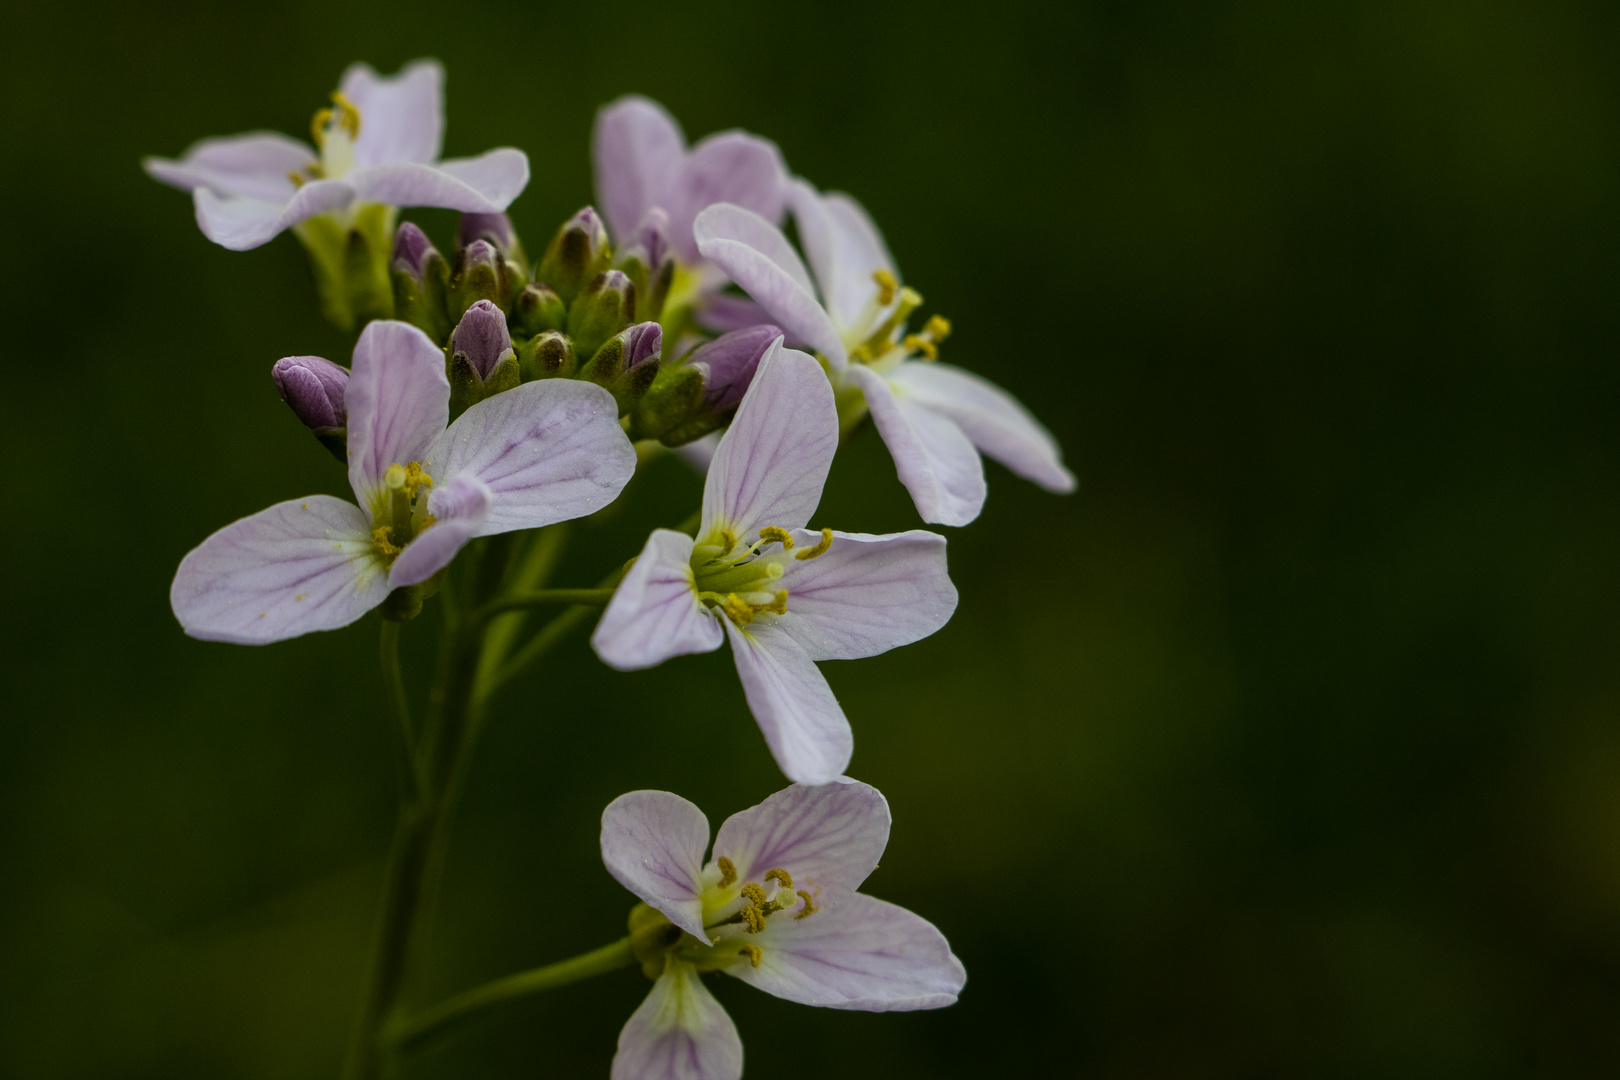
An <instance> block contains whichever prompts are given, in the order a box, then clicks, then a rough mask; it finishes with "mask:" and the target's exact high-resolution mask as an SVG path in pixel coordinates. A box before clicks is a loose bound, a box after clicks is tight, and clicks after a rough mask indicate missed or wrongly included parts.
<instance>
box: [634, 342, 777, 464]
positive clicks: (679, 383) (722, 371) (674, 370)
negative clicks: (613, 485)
mask: <svg viewBox="0 0 1620 1080" xmlns="http://www.w3.org/2000/svg"><path fill="white" fill-rule="evenodd" d="M781 336H782V331H781V330H780V329H778V328H777V327H774V326H769V325H765V326H750V327H748V328H746V329H743V330H733V331H732V332H731V333H729V334H723V335H721V336H720V337H718V338H715V339H714V340H713V341H710V342H706V343H704V344H703V345H700V346H699V347H698V348H696V349H694V350H692V351H691V352H689V353H687V354H686V355H685V356H684V357H682V358H681V359H680V361H678V362H677V363H674V364H666V365H664V366H663V367H662V369H661V370H660V371H659V372H658V377H657V378H656V379H654V380H653V383H652V385H651V386H650V387H648V389H647V392H646V394H645V395H644V396H643V397H642V398H641V400H640V401H639V402H637V404H636V408H635V411H634V412H633V414H632V415H631V422H630V437H631V438H632V439H658V440H659V441H660V442H662V443H663V444H664V445H665V446H682V445H685V444H686V443H689V442H691V441H693V440H694V439H698V438H701V437H702V436H704V435H707V434H708V433H709V432H711V431H713V430H714V429H715V428H717V427H719V426H720V425H722V424H724V423H725V422H726V421H727V420H729V419H730V418H731V415H732V413H734V412H735V411H736V409H737V406H738V405H739V404H740V403H741V402H742V398H743V394H745V393H747V391H748V385H749V383H751V382H752V381H753V378H754V371H755V370H756V369H757V368H758V367H759V361H760V358H761V357H762V356H764V355H765V350H766V349H768V348H770V346H771V343H772V342H773V341H775V340H776V339H777V338H779V337H781Z"/></svg>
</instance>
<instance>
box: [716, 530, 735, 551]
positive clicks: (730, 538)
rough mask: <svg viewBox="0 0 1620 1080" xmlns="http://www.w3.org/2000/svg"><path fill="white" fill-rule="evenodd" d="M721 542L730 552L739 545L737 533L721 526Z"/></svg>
mask: <svg viewBox="0 0 1620 1080" xmlns="http://www.w3.org/2000/svg"><path fill="white" fill-rule="evenodd" d="M720 543H721V545H722V547H723V548H724V549H725V550H726V551H727V552H729V551H730V550H731V549H732V548H734V547H736V546H737V534H736V533H734V532H732V531H731V530H730V529H728V528H726V527H725V526H723V525H722V526H721V527H720Z"/></svg>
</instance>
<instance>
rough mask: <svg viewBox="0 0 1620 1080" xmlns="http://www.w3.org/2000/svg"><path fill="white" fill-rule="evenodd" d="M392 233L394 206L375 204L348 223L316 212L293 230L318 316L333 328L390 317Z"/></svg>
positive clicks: (365, 207)
mask: <svg viewBox="0 0 1620 1080" xmlns="http://www.w3.org/2000/svg"><path fill="white" fill-rule="evenodd" d="M393 232H394V208H393V207H391V206H384V205H382V204H381V203H365V204H363V205H362V206H361V207H360V209H359V210H357V211H356V212H355V213H354V216H353V217H352V218H351V219H350V222H349V223H342V222H339V220H338V219H337V218H336V217H334V216H333V215H332V214H317V215H316V216H315V217H312V218H310V219H308V220H307V221H301V222H299V223H298V224H297V225H295V226H293V234H294V235H295V236H297V237H298V239H299V241H300V242H301V243H302V244H303V245H304V250H305V251H307V252H308V253H309V265H310V269H311V270H312V271H313V272H314V275H315V294H316V298H317V299H318V301H319V303H320V308H321V314H322V315H324V316H325V317H326V320H327V321H328V322H330V323H331V324H332V325H333V326H335V327H337V328H338V329H339V330H343V331H345V332H347V331H352V330H353V329H354V328H355V327H356V326H357V325H359V324H360V323H364V322H368V321H370V320H372V319H388V318H392V317H393V314H394V288H393V282H392V281H391V280H390V275H389V272H388V260H389V257H390V254H391V252H392V250H393Z"/></svg>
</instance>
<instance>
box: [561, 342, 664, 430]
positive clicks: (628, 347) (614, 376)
mask: <svg viewBox="0 0 1620 1080" xmlns="http://www.w3.org/2000/svg"><path fill="white" fill-rule="evenodd" d="M663 345H664V328H663V327H661V326H659V325H658V324H657V323H655V322H643V323H637V324H636V325H634V326H629V327H626V328H625V329H623V330H621V331H620V332H619V333H617V334H615V335H613V336H612V337H611V338H609V339H608V340H607V341H606V342H604V343H603V345H602V347H601V348H600V349H597V350H596V352H595V354H594V355H592V356H591V358H590V360H589V361H588V362H587V363H586V364H585V367H584V369H583V371H581V373H580V374H581V377H582V378H586V379H589V380H590V381H591V382H593V383H596V384H597V385H598V386H601V387H604V388H606V389H607V391H608V392H609V393H611V394H612V395H613V398H614V400H615V401H617V402H618V403H619V415H620V416H624V415H625V414H627V413H629V412H630V410H631V409H632V408H633V407H634V406H635V404H636V402H638V401H640V400H641V396H642V395H643V394H645V393H646V392H647V389H648V387H650V386H651V385H652V384H653V380H654V379H656V378H657V377H658V358H659V354H660V353H661V352H662V350H663Z"/></svg>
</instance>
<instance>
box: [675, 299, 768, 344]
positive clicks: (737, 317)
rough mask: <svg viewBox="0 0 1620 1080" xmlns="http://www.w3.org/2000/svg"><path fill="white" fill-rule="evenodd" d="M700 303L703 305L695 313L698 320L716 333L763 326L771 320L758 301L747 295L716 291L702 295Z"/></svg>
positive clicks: (706, 328) (704, 326)
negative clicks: (731, 294) (733, 294)
mask: <svg viewBox="0 0 1620 1080" xmlns="http://www.w3.org/2000/svg"><path fill="white" fill-rule="evenodd" d="M699 303H700V304H701V306H700V307H698V309H697V310H696V312H695V313H694V314H695V316H696V318H697V321H698V322H699V323H700V324H701V325H702V326H703V328H704V329H705V330H712V331H714V332H716V333H720V334H723V333H726V332H727V331H730V330H746V329H748V328H749V327H750V326H763V325H765V324H766V323H769V322H770V321H771V317H770V315H769V314H768V313H767V312H766V310H765V309H764V308H762V307H760V306H759V303H758V301H755V300H750V299H748V297H746V296H730V295H728V294H726V293H714V294H712V295H709V296H706V297H701V298H700V300H699Z"/></svg>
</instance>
